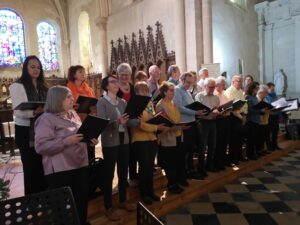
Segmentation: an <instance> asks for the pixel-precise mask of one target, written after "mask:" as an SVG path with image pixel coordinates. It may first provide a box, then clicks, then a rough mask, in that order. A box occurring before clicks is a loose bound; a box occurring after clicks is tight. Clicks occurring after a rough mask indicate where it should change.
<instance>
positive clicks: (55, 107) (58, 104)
mask: <svg viewBox="0 0 300 225" xmlns="http://www.w3.org/2000/svg"><path fill="white" fill-rule="evenodd" d="M69 92H71V91H70V89H69V88H67V87H64V86H53V87H51V88H50V89H49V90H48V93H47V98H46V105H45V111H46V112H50V113H60V112H63V111H64V107H63V101H64V100H65V99H66V98H67V95H68V93H69Z"/></svg>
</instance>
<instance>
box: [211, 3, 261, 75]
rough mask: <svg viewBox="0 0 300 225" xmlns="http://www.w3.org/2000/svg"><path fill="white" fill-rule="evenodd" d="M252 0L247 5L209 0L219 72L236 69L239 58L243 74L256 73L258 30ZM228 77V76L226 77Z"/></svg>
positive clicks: (215, 61)
mask: <svg viewBox="0 0 300 225" xmlns="http://www.w3.org/2000/svg"><path fill="white" fill-rule="evenodd" d="M254 2H255V1H248V5H247V9H245V10H244V9H241V8H237V7H235V6H233V5H232V4H231V3H230V1H228V0H212V14H213V54H214V63H221V72H223V71H227V75H228V76H229V77H232V75H234V74H236V73H239V63H238V61H239V59H240V60H242V65H243V75H247V74H251V75H253V76H254V77H255V78H256V79H258V78H259V74H258V49H259V48H258V41H257V39H258V33H257V17H256V13H255V11H254ZM228 80H229V78H228Z"/></svg>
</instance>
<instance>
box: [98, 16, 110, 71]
mask: <svg viewBox="0 0 300 225" xmlns="http://www.w3.org/2000/svg"><path fill="white" fill-rule="evenodd" d="M97 26H98V27H99V30H100V46H101V51H100V61H101V66H100V67H101V68H100V70H101V72H102V75H103V76H106V74H107V72H108V69H109V68H108V45H107V17H100V18H99V19H98V23H97ZM97 70H98V68H97Z"/></svg>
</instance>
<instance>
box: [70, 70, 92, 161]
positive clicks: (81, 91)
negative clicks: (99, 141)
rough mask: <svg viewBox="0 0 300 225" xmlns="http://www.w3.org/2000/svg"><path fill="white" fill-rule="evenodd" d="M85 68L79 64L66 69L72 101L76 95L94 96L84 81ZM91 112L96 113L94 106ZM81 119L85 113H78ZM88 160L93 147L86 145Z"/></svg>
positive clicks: (84, 116)
mask: <svg viewBox="0 0 300 225" xmlns="http://www.w3.org/2000/svg"><path fill="white" fill-rule="evenodd" d="M85 75H86V74H85V69H84V67H83V66H81V65H76V66H71V67H70V68H69V71H68V84H67V87H68V88H69V89H70V90H71V92H72V95H73V98H74V102H77V99H78V97H79V96H80V95H81V96H84V97H91V98H96V95H95V93H94V91H93V89H92V88H91V87H90V86H89V85H88V84H87V83H86V81H85ZM90 111H91V114H96V106H92V107H90ZM78 115H79V117H80V119H81V121H83V120H85V118H86V116H87V114H85V113H78ZM88 157H89V160H91V159H93V158H95V147H94V146H88Z"/></svg>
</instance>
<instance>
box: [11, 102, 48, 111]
mask: <svg viewBox="0 0 300 225" xmlns="http://www.w3.org/2000/svg"><path fill="white" fill-rule="evenodd" d="M45 104H46V102H22V103H20V104H19V105H18V106H17V107H16V108H14V110H36V109H37V108H38V107H44V106H45Z"/></svg>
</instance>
